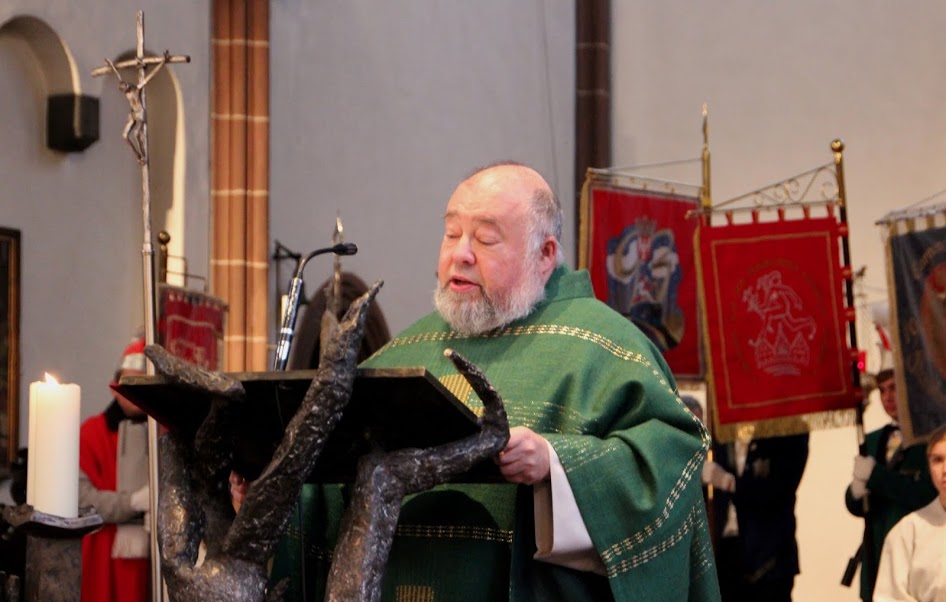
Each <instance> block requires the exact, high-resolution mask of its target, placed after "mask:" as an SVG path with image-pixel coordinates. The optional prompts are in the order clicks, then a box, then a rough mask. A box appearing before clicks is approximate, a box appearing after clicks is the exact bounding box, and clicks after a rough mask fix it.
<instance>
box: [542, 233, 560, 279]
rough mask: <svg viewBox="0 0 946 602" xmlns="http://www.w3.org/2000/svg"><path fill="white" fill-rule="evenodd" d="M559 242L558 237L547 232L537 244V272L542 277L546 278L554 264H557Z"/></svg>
mask: <svg viewBox="0 0 946 602" xmlns="http://www.w3.org/2000/svg"><path fill="white" fill-rule="evenodd" d="M558 256H559V244H558V239H556V238H555V237H554V236H552V235H551V234H549V235H548V236H546V237H545V240H544V241H542V244H541V245H540V246H539V273H540V274H542V277H543V278H548V276H549V274H551V273H552V270H554V269H555V266H557V265H558Z"/></svg>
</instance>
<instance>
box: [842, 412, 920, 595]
mask: <svg viewBox="0 0 946 602" xmlns="http://www.w3.org/2000/svg"><path fill="white" fill-rule="evenodd" d="M891 430H892V425H887V426H885V427H883V428H879V429H877V430H875V431H871V432H870V433H868V434H867V437H866V438H865V441H864V443H865V447H866V451H867V455H868V456H870V457H872V458H874V459H875V460H876V461H877V464H876V466H875V467H874V470H873V472H871V474H870V478H869V479H868V480H867V489H868V490H869V491H870V493H869V494H868V496H867V503H866V508H867V509H866V511H865V503H864V501H863V500H856V499H854V497H853V496H852V495H851V488H850V487H848V489H847V491H846V492H845V494H844V503H845V504H846V505H847V509H848V511H849V512H850V513H851V514H853V515H854V516H860V517H863V518H864V543H863V548H862V555H861V599H862V600H871V599H872V596H873V593H874V580H875V579H876V578H877V566H878V565H879V564H880V552H881V550H882V549H883V545H884V537H886V536H887V532H888V531H890V529H891V528H892V527H893V526H894V525H895V524H897V522H898V521H899V520H900V519H901V518H903V517H904V516H906V515H907V514H910V513H911V512H913V511H914V510H918V509H919V508H922V507H923V506H925V505H927V504H929V503H930V502H931V501H932V500H933V498H935V497H936V489H935V488H934V487H933V482H932V481H931V480H930V471H929V464H928V463H927V460H926V445H924V444H922V443H921V444H917V445H912V446H910V447H907V448H906V449H904V450H903V451H902V452H901V453H899V454H897V455H895V456H894V457H893V458H891V464H889V465H888V464H887V463H886V462H885V455H886V450H887V438H888V437H889V435H890V431H891Z"/></svg>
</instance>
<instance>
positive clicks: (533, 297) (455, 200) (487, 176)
mask: <svg viewBox="0 0 946 602" xmlns="http://www.w3.org/2000/svg"><path fill="white" fill-rule="evenodd" d="M444 226H445V231H444V239H443V243H442V244H441V247H440V259H439V262H438V269H437V273H438V279H439V287H438V291H437V295H436V296H435V302H436V303H437V308H438V309H439V310H440V311H441V313H442V314H443V315H444V317H445V318H446V319H447V321H448V322H450V324H451V325H452V326H453V327H454V328H455V329H456V330H458V331H459V332H461V333H464V334H479V333H481V332H484V331H486V330H492V329H494V328H498V327H499V326H502V325H505V324H508V323H509V322H511V321H512V320H515V319H518V318H521V317H523V316H525V315H527V314H528V313H529V312H530V311H531V310H532V308H533V307H534V306H535V304H536V303H537V302H538V301H539V300H540V299H541V298H542V296H543V291H544V287H545V283H546V282H547V281H548V279H549V276H550V275H551V273H552V270H554V269H555V266H556V265H557V264H558V263H559V258H560V256H561V250H560V245H559V242H558V239H559V235H560V232H561V207H560V206H559V204H558V201H557V200H556V199H555V195H553V194H552V191H551V189H550V188H549V185H548V183H547V182H546V181H545V179H544V178H543V177H542V176H541V175H539V173H538V172H536V171H535V170H534V169H532V168H530V167H527V166H525V165H521V164H518V163H509V162H504V163H497V164H493V165H489V166H487V167H484V168H481V169H478V170H476V171H475V172H473V173H472V174H471V175H470V176H469V177H467V178H466V179H465V180H463V182H461V183H460V185H459V186H458V187H457V189H456V191H454V193H453V196H451V197H450V201H449V203H448V204H447V211H446V213H445V215H444Z"/></svg>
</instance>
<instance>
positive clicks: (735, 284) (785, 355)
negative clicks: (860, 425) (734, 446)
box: [697, 217, 857, 424]
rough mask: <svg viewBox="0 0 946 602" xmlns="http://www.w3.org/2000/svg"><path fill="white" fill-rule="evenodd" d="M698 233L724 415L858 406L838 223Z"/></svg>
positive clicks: (748, 417) (766, 415)
mask: <svg viewBox="0 0 946 602" xmlns="http://www.w3.org/2000/svg"><path fill="white" fill-rule="evenodd" d="M697 239H698V245H699V254H700V258H699V262H700V279H701V285H702V287H703V292H704V302H705V310H706V311H705V314H704V317H705V320H706V332H707V339H708V341H707V342H708V344H709V348H710V349H711V353H710V357H709V364H708V373H709V374H710V379H709V381H710V382H709V386H710V387H711V388H712V393H713V398H714V400H715V406H716V411H717V420H718V423H719V424H730V423H736V422H749V421H755V420H767V419H772V418H781V417H787V416H797V415H801V414H808V413H813V412H825V411H829V410H840V409H850V408H852V407H854V406H855V405H856V404H857V396H856V393H855V390H854V387H853V374H852V363H851V362H852V360H851V352H850V349H849V345H848V343H847V337H846V328H847V317H846V316H847V310H846V304H845V300H844V280H843V278H842V276H841V267H840V261H839V258H838V255H839V244H838V223H837V221H836V220H835V219H834V218H833V217H828V218H818V219H799V220H790V221H778V222H772V223H752V224H739V225H726V226H703V227H701V228H700V229H699V231H698V235H697Z"/></svg>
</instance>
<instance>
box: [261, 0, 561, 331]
mask: <svg viewBox="0 0 946 602" xmlns="http://www.w3.org/2000/svg"><path fill="white" fill-rule="evenodd" d="M271 8H272V32H273V35H272V38H273V43H272V58H271V64H272V65H273V73H272V90H273V95H272V140H273V148H272V184H271V189H272V193H271V198H270V203H271V204H270V216H271V220H272V221H271V224H270V227H271V236H272V237H273V238H274V239H278V240H280V241H281V242H282V243H283V244H285V245H286V246H288V247H290V248H292V249H294V250H295V251H297V252H300V253H303V254H305V253H308V252H309V251H312V250H314V249H316V248H319V247H324V246H327V245H328V244H330V242H331V234H332V231H333V228H334V223H335V216H336V213H337V212H338V213H340V214H341V217H342V220H343V222H344V227H345V236H346V240H348V241H350V242H354V243H356V244H357V245H358V247H359V249H360V250H359V253H358V255H356V256H354V257H351V258H345V260H344V264H343V265H344V268H345V269H347V270H352V271H354V272H356V273H358V274H359V275H361V276H362V278H364V279H365V280H366V281H367V282H369V283H370V282H372V281H374V280H375V279H383V280H384V281H385V286H384V288H383V289H382V291H381V293H380V295H379V297H378V299H379V303H380V304H381V307H382V309H383V310H384V313H385V315H386V317H387V319H388V323H389V325H390V327H391V329H392V331H398V330H400V329H402V328H403V327H405V326H407V325H408V324H410V323H411V322H413V321H414V320H415V319H417V318H418V317H420V316H421V315H422V314H424V313H427V312H428V311H430V310H431V309H432V303H431V295H432V292H433V288H434V284H435V282H436V280H435V276H434V275H435V271H436V267H437V263H436V262H437V252H438V249H439V245H440V239H441V237H442V235H443V220H442V217H443V212H444V209H445V207H446V203H447V199H448V198H449V196H450V194H451V193H452V192H453V189H454V187H455V186H456V184H458V183H459V181H460V180H461V179H463V177H464V176H465V175H466V174H467V172H469V171H471V170H472V169H473V168H474V167H476V166H479V165H483V164H486V163H489V162H491V161H495V160H499V159H516V160H520V161H523V162H526V163H529V164H531V165H533V166H535V167H536V168H537V169H538V170H539V171H540V172H542V173H543V174H544V175H545V176H546V177H547V178H548V180H549V182H550V183H551V184H552V186H553V187H554V188H555V189H556V191H557V192H559V194H560V196H561V197H562V200H563V202H564V203H565V214H566V224H565V232H566V239H565V248H566V251H567V254H568V256H569V258H571V257H573V256H574V249H573V247H574V238H573V236H572V235H571V234H572V232H573V229H574V220H573V219H572V214H573V212H574V203H573V201H572V199H571V195H572V193H571V192H570V191H572V190H573V188H574V186H573V183H572V182H573V179H574V178H573V175H572V172H573V170H574V167H573V162H574V158H573V155H574V144H573V138H574V100H573V99H574V54H575V50H574V39H575V37H574V29H575V26H574V6H573V3H572V2H564V1H553V2H550V1H547V0H539V1H535V0H530V1H524V2H507V1H505V0H485V1H478V2H447V3H444V2H437V1H433V0H425V1H413V2H397V3H392V2H369V1H362V2H328V3H325V2H309V1H307V0H288V1H284V2H273V3H271ZM331 266H332V262H331V260H330V259H329V258H328V256H325V257H320V258H316V259H314V260H313V261H312V262H311V263H310V264H309V266H308V267H307V268H306V271H305V276H306V280H307V282H308V283H309V288H308V290H309V291H310V292H311V291H313V290H315V288H316V287H317V286H318V285H319V284H320V283H321V282H322V281H323V280H324V279H325V278H326V277H328V275H329V273H330V270H331ZM291 269H292V266H291V265H290V264H289V263H286V264H285V266H284V268H283V271H282V273H283V275H284V278H283V280H284V281H285V280H286V279H287V278H288V276H289V275H291V274H288V272H290V270H291ZM281 286H282V289H283V290H285V282H283V283H281ZM277 307H278V306H277Z"/></svg>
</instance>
